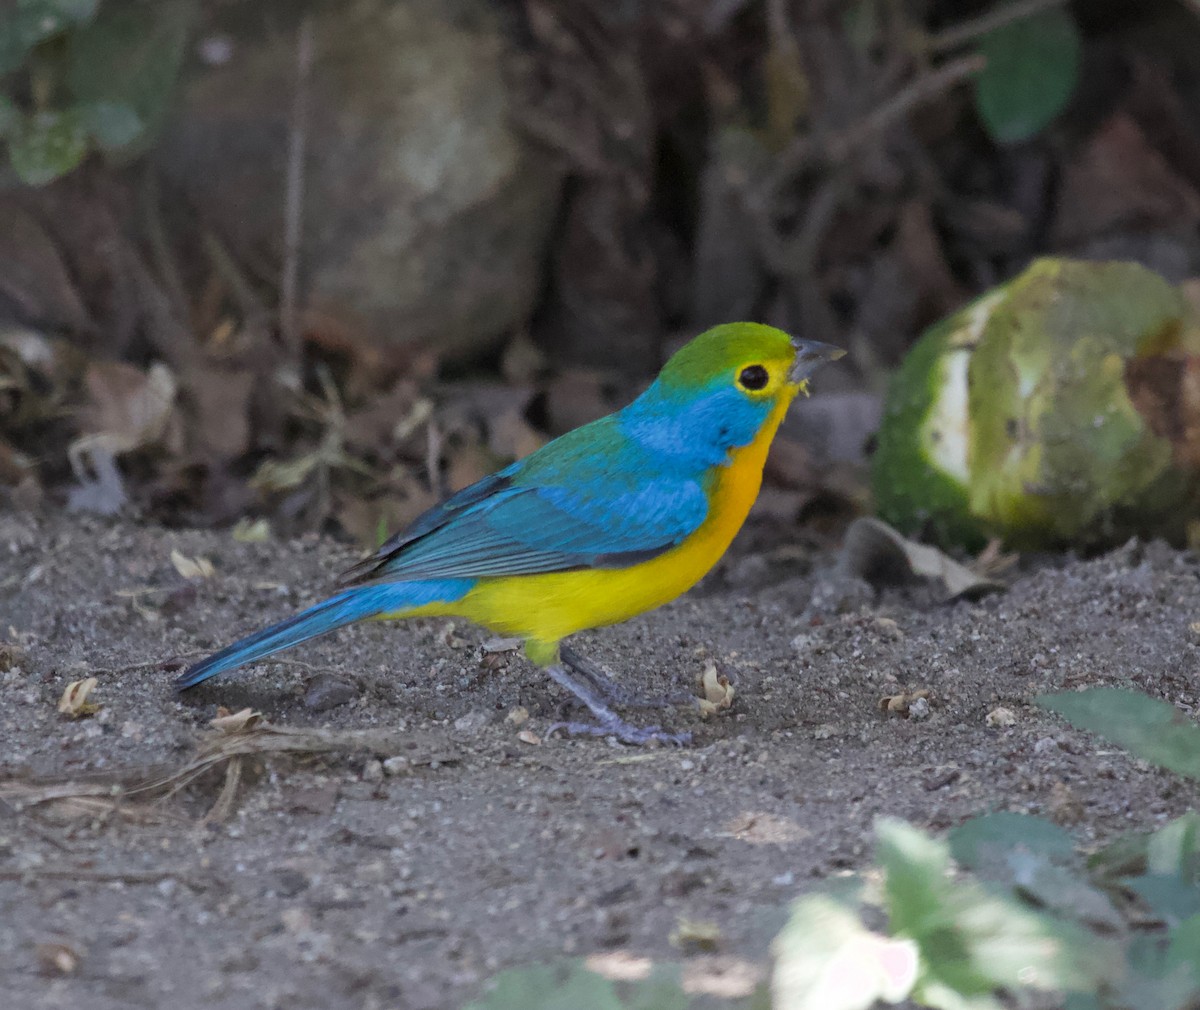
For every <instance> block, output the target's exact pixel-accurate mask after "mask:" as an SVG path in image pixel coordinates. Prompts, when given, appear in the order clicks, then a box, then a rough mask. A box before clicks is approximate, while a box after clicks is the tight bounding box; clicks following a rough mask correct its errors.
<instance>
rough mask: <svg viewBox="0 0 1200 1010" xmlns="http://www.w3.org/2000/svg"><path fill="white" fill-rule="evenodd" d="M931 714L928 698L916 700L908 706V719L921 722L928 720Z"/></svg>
mask: <svg viewBox="0 0 1200 1010" xmlns="http://www.w3.org/2000/svg"><path fill="white" fill-rule="evenodd" d="M929 713H930V709H929V699H928V698H914V699H913V701H912V702H911V703H910V704H909V706H908V717H909V718H910V719H915V720H916V721H917V722H920V721H921V720H922V719H928V718H929Z"/></svg>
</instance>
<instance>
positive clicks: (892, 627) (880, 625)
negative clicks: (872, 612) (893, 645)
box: [874, 617, 904, 642]
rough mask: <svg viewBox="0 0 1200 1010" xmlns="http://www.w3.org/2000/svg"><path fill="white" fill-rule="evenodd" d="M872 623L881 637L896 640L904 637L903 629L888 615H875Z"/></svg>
mask: <svg viewBox="0 0 1200 1010" xmlns="http://www.w3.org/2000/svg"><path fill="white" fill-rule="evenodd" d="M874 625H875V631H876V632H877V633H878V634H879V635H880V636H881V637H883V638H890V639H891V640H892V641H894V642H898V641H900V640H901V639H902V638H903V637H904V629H903V628H901V627H900V625H899V624H897V623H896V622H895V621H893V620H892V619H891V618H890V617H877V618H875V622H874Z"/></svg>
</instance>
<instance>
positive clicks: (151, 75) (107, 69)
mask: <svg viewBox="0 0 1200 1010" xmlns="http://www.w3.org/2000/svg"><path fill="white" fill-rule="evenodd" d="M195 16H196V3H195V0H162V2H159V3H155V4H129V3H125V4H106V5H105V6H104V7H103V8H102V9H101V11H100V13H99V15H98V16H97V17H96V19H95V20H94V21H92V22H91V23H90V24H89V25H87V26H86V27H84V28H82V29H80V30H79V31H76V32H72V33H71V35H70V36H69V38H68V40H67V43H68V44H67V72H66V79H67V85H68V87H69V88H70V90H71V93H72V94H73V95H74V96H75V98H76V99H77V100H78V101H79V102H81V103H84V104H93V103H100V102H108V103H111V104H113V105H121V106H126V107H128V108H129V109H130V110H132V111H133V113H134V114H135V115H137V117H138V120H139V121H140V123H141V133H140V136H139V138H137V139H139V140H140V141H142V142H148V141H149V140H150V139H152V138H153V136H154V134H156V133H157V131H158V129H159V128H160V127H161V125H162V123H163V120H164V119H165V117H166V113H167V110H168V108H169V105H170V102H171V99H172V97H173V95H174V93H175V85H176V83H177V82H178V78H179V70H180V67H181V66H182V64H183V58H184V54H185V52H186V47H187V40H188V37H189V35H190V33H191V29H192V25H193V23H194V21H195ZM127 125H128V124H126V126H127ZM117 146H119V147H121V148H123V149H124V148H125V147H126V146H127V145H117Z"/></svg>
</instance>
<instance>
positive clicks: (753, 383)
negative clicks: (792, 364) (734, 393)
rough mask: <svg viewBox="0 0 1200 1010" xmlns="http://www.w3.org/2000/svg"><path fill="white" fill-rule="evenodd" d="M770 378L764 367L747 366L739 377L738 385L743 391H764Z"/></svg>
mask: <svg viewBox="0 0 1200 1010" xmlns="http://www.w3.org/2000/svg"><path fill="white" fill-rule="evenodd" d="M770 378H771V375H770V373H769V372H768V371H767V370H766V369H765V368H763V366H762V365H747V366H746V367H745V368H743V369H742V371H741V373H740V374H739V375H738V385H739V386H741V387H742V388H743V389H762V388H763V387H764V386H765V385H766V384H767V381H768V380H769V379H770Z"/></svg>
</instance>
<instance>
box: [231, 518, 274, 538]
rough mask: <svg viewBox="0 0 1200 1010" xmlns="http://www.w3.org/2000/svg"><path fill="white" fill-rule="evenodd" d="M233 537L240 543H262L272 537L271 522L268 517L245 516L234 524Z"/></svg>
mask: <svg viewBox="0 0 1200 1010" xmlns="http://www.w3.org/2000/svg"><path fill="white" fill-rule="evenodd" d="M233 539H234V540H236V541H237V542H238V543H239V544H261V543H263V542H264V541H266V540H270V539H271V524H270V523H269V522H268V521H267V520H266V519H248V518H246V517H244V516H243V517H242V518H241V519H239V520H238V521H237V522H236V523H235V524H234V526H233Z"/></svg>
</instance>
